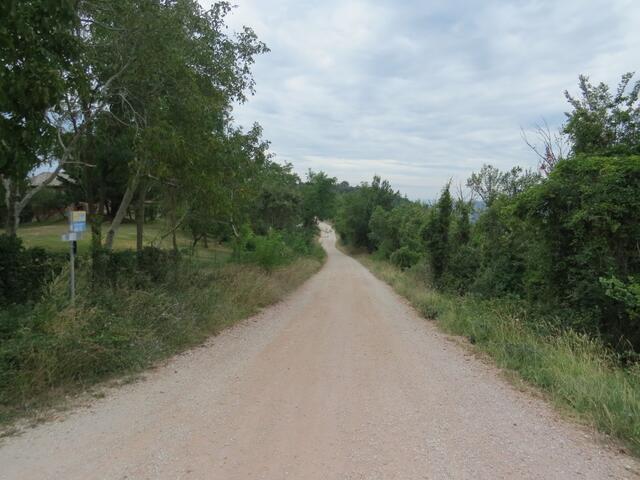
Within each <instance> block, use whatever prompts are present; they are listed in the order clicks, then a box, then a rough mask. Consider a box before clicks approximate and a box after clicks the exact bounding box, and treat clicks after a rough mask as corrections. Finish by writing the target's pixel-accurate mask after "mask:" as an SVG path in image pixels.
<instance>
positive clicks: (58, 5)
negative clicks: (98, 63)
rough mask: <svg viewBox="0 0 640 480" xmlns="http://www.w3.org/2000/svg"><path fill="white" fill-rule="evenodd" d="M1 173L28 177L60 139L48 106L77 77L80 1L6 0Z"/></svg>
mask: <svg viewBox="0 0 640 480" xmlns="http://www.w3.org/2000/svg"><path fill="white" fill-rule="evenodd" d="M0 18H2V24H1V25H0V59H1V61H0V127H1V128H0V174H2V175H5V176H6V177H8V178H11V179H13V180H14V181H20V180H22V179H23V178H24V177H25V176H26V175H27V174H28V172H29V171H30V170H31V169H32V168H34V167H35V166H37V165H38V164H39V163H41V162H42V157H41V156H40V154H42V153H46V152H48V150H49V149H50V148H51V145H52V143H53V142H54V141H55V139H54V135H53V131H52V128H51V125H50V123H49V120H48V118H47V110H48V109H49V108H51V107H53V106H55V105H56V104H57V102H58V101H60V99H61V98H62V96H63V94H64V93H65V91H66V89H67V83H68V82H70V81H72V79H73V78H74V75H73V74H72V73H70V69H71V66H72V62H73V60H74V59H75V58H77V56H78V54H79V50H78V42H77V39H76V37H75V35H74V29H75V28H76V27H77V26H78V19H77V17H76V11H75V2H73V1H69V0H6V1H3V2H0Z"/></svg>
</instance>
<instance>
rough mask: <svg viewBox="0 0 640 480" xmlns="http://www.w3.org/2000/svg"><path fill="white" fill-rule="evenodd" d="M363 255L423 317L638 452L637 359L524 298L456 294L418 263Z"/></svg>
mask: <svg viewBox="0 0 640 480" xmlns="http://www.w3.org/2000/svg"><path fill="white" fill-rule="evenodd" d="M361 260H362V261H363V262H364V263H365V264H366V265H367V266H368V267H369V268H371V270H372V271H373V272H374V273H375V274H376V275H378V276H379V277H381V278H382V279H383V280H385V281H387V282H388V283H389V284H390V285H391V286H392V287H393V288H394V289H395V290H396V291H397V292H398V293H399V294H401V295H403V296H405V297H406V298H407V299H408V300H409V301H410V302H411V303H412V304H413V306H414V307H415V308H416V309H417V310H418V311H420V312H421V313H422V314H423V315H424V316H425V317H426V318H429V319H437V321H438V325H440V326H441V327H442V328H443V329H445V330H446V331H447V332H450V333H452V334H455V335H462V336H464V337H466V338H467V339H468V340H469V341H470V342H471V343H473V344H474V345H475V347H476V348H478V349H479V350H481V351H483V352H485V353H487V354H489V355H490V356H491V357H492V358H493V359H494V360H495V361H496V363H497V364H498V365H499V366H501V367H503V368H507V369H509V370H512V371H514V372H516V373H517V374H518V375H519V376H520V378H522V379H523V380H525V381H527V382H528V383H530V384H532V385H535V386H537V387H539V388H541V389H542V390H544V391H546V392H548V394H549V395H550V396H551V398H552V399H553V400H554V401H555V402H556V404H557V405H559V406H561V407H562V408H564V409H567V410H569V411H571V413H572V414H573V415H574V416H575V415H577V416H578V417H579V418H580V419H582V420H583V421H584V422H586V423H589V424H592V425H594V426H596V427H598V428H599V429H600V430H601V431H603V432H606V433H608V434H610V435H612V436H614V437H616V438H618V439H620V440H622V441H623V442H625V443H627V444H628V445H629V446H630V448H631V449H632V450H633V451H634V452H636V453H640V376H639V375H638V373H639V372H638V368H637V365H636V366H635V367H632V368H623V367H622V366H621V365H620V361H619V359H618V358H617V357H616V355H614V354H613V353H612V351H611V350H610V349H608V348H607V347H606V346H605V345H603V344H602V342H601V341H600V340H598V339H594V338H592V337H590V336H588V335H584V334H579V333H576V332H574V331H572V330H559V329H558V328H557V325H556V323H557V322H556V321H555V319H554V318H553V317H552V316H551V317H550V316H549V315H547V314H544V313H540V312H537V311H535V310H531V309H530V308H529V306H528V305H527V304H526V303H523V302H521V301H514V300H512V299H504V298H500V299H488V300H483V299H481V298H479V297H477V296H467V297H460V296H451V295H448V294H444V293H441V292H438V291H437V290H433V289H432V288H430V286H429V285H428V284H427V283H426V281H425V274H424V271H423V267H422V266H421V265H420V264H418V265H416V266H415V267H413V268H411V269H409V270H404V271H401V270H399V269H398V268H396V267H394V266H392V265H390V264H389V263H388V262H384V261H380V260H374V259H373V257H361ZM617 287H618V285H616V287H615V288H617ZM615 295H617V294H615ZM623 295H624V296H625V297H626V294H623Z"/></svg>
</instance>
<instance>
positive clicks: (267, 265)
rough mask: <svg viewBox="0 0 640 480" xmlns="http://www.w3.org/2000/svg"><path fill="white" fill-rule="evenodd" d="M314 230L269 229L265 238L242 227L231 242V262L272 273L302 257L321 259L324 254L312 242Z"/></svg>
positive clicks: (314, 242) (313, 241) (313, 240)
mask: <svg viewBox="0 0 640 480" xmlns="http://www.w3.org/2000/svg"><path fill="white" fill-rule="evenodd" d="M315 237H316V230H315V229H302V228H298V229H294V230H288V231H284V232H279V231H277V230H274V229H270V230H269V231H268V232H267V234H266V235H257V234H255V233H253V231H252V230H251V228H250V227H249V226H248V225H245V226H244V227H243V228H242V229H241V232H240V235H239V236H238V238H236V239H235V241H234V243H233V257H232V258H233V260H234V261H236V262H240V263H253V264H256V265H259V266H260V267H261V268H263V269H264V270H266V271H267V272H272V271H274V270H275V269H276V268H278V267H282V266H284V265H287V264H289V263H291V262H292V261H294V260H295V259H296V258H298V257H301V256H310V257H315V258H317V259H322V258H324V253H323V252H324V251H323V250H322V249H321V248H320V247H319V245H318V244H317V243H316V241H315Z"/></svg>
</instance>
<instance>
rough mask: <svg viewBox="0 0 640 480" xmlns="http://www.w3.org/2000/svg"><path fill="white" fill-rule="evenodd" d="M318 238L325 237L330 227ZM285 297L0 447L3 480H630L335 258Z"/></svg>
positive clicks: (581, 436) (597, 448)
mask: <svg viewBox="0 0 640 480" xmlns="http://www.w3.org/2000/svg"><path fill="white" fill-rule="evenodd" d="M326 228H327V227H325V229H326ZM334 240H335V237H334V235H333V233H332V232H331V231H329V230H327V231H325V232H324V233H323V239H322V242H323V244H324V246H325V248H326V249H327V251H328V253H329V258H328V261H327V264H326V265H325V267H324V268H323V269H322V271H321V272H320V273H319V274H317V275H316V276H315V277H314V278H312V279H311V280H310V281H308V282H307V283H306V284H305V285H304V286H303V287H302V288H301V289H300V290H298V291H297V292H296V293H294V294H293V295H292V296H291V297H290V298H289V299H288V300H287V301H285V302H282V303H281V304H279V305H276V306H275V307H272V308H270V309H268V310H266V311H264V312H263V313H262V314H260V315H258V316H256V317H254V318H252V319H250V320H248V321H246V322H244V323H243V324H241V325H238V326H237V327H235V328H232V329H230V330H228V331H226V332H225V333H223V334H222V335H220V336H218V337H216V338H214V339H212V340H211V341H210V342H208V343H207V345H205V346H204V347H203V348H198V349H195V350H193V351H191V352H188V353H186V354H184V355H181V356H179V357H177V358H175V359H173V360H171V361H170V362H169V363H168V364H167V365H165V366H162V367H160V368H158V369H156V370H154V371H153V372H150V373H149V374H148V375H147V378H146V380H144V381H142V382H138V383H135V384H130V385H127V386H124V387H121V388H119V389H115V390H112V391H109V392H107V395H106V397H105V398H103V399H100V400H96V401H95V402H94V403H93V404H92V405H91V406H90V407H88V408H82V409H79V410H76V411H75V412H74V413H71V414H69V415H67V416H66V418H64V419H62V420H61V421H58V422H55V423H48V424H43V425H40V426H38V427H37V428H35V429H33V430H30V431H28V432H26V433H24V434H23V435H21V436H17V437H13V438H9V439H5V440H4V442H3V444H2V447H0V478H2V479H20V480H35V479H44V478H47V479H64V480H73V479H82V480H88V479H220V480H233V479H269V480H272V479H273V480H277V479H285V478H289V479H295V480H312V479H328V480H331V479H367V480H368V479H372V480H373V479H398V480H409V479H425V478H427V479H454V478H467V479H497V478H513V479H520V478H549V479H569V478H590V479H607V478H616V479H620V478H636V477H635V476H634V473H633V472H634V471H638V470H639V468H638V463H636V462H635V461H634V460H632V459H630V458H629V457H626V456H624V455H622V454H619V453H616V452H615V451H614V450H613V449H612V448H609V447H606V446H604V445H603V444H600V443H598V442H597V441H596V440H595V439H594V438H592V435H591V434H590V433H588V432H587V431H586V430H584V429H581V428H579V427H575V426H572V425H570V424H569V423H567V422H564V421H562V420H560V419H559V418H558V417H557V415H556V414H554V413H553V412H552V410H551V409H550V408H549V407H547V406H546V405H545V404H544V402H542V401H541V400H538V399H534V398H531V397H530V396H528V395H526V394H523V393H520V392H518V391H516V390H515V389H514V388H512V387H511V386H509V385H508V384H507V383H506V382H505V381H504V380H503V379H502V378H501V377H500V374H499V373H498V372H497V371H496V370H495V369H494V368H492V367H488V366H486V365H484V364H483V363H482V362H480V361H478V360H477V359H475V358H474V357H473V356H471V355H470V354H469V353H468V352H467V351H465V349H464V348H462V347H460V346H459V345H457V344H456V343H455V342H452V341H451V340H450V339H448V338H447V337H446V336H445V335H443V334H441V333H439V332H438V331H437V329H436V328H435V327H434V326H433V325H432V324H430V323H429V322H427V321H425V320H424V319H421V318H419V317H418V315H417V314H416V313H414V312H413V311H412V310H411V309H410V308H409V307H408V306H406V304H405V303H404V302H403V301H402V300H401V299H400V298H399V297H398V296H396V295H395V294H394V293H393V292H392V291H391V290H390V288H389V287H387V286H386V285H384V284H383V283H381V282H380V281H378V280H377V279H375V278H374V277H373V276H372V275H371V274H370V273H369V272H368V271H367V270H366V269H365V268H363V267H362V266H361V265H360V264H358V263H357V262H356V261H355V260H353V259H351V258H349V257H347V256H345V255H343V254H342V253H340V252H339V251H337V250H336V249H335V248H334V245H333V244H334Z"/></svg>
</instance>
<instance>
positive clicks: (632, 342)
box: [335, 74, 640, 452]
mask: <svg viewBox="0 0 640 480" xmlns="http://www.w3.org/2000/svg"><path fill="white" fill-rule="evenodd" d="M631 77H632V75H631V74H627V75H624V76H623V78H622V81H621V84H620V85H619V87H618V89H617V91H616V93H615V94H612V93H610V91H609V89H608V87H607V86H606V85H603V84H600V85H597V86H593V85H592V84H591V83H589V81H588V79H586V78H585V77H580V96H579V97H574V96H572V95H569V94H568V93H567V94H566V96H567V99H568V100H569V103H570V105H571V107H572V111H570V112H569V113H568V114H567V121H566V123H565V125H564V126H563V128H562V131H561V132H560V134H559V136H560V137H563V136H564V140H565V141H564V143H563V144H569V145H571V146H572V147H573V148H572V149H571V150H570V151H569V152H566V151H562V152H561V151H554V150H553V148H554V145H553V144H552V143H551V142H550V141H549V139H550V138H552V137H551V136H544V137H543V141H544V143H545V144H544V145H543V147H544V148H542V149H540V148H536V150H535V151H536V152H537V153H538V152H544V153H543V154H541V155H540V156H541V164H540V171H541V173H536V172H532V171H528V170H523V169H521V168H519V167H515V168H513V169H511V170H509V171H501V170H499V169H497V168H495V167H493V166H491V165H484V166H483V167H482V169H481V170H480V171H479V172H477V173H474V174H473V175H471V177H470V178H469V179H468V181H467V183H466V186H467V188H468V191H469V192H470V193H471V194H472V195H471V196H470V195H469V194H467V195H466V196H465V193H464V190H463V189H460V191H459V195H458V198H457V199H454V198H453V197H452V195H451V185H450V183H449V184H447V185H445V186H444V188H443V189H442V192H441V195H440V197H439V198H438V199H437V201H435V202H434V203H432V204H426V203H421V202H410V201H409V200H407V199H405V198H402V197H401V196H400V195H399V194H398V193H395V192H393V191H392V189H391V187H390V186H389V184H388V183H387V182H383V181H381V180H380V179H379V178H374V181H373V183H372V184H363V185H361V186H360V187H358V188H357V189H356V190H355V191H352V192H351V193H349V194H347V195H344V196H342V199H341V200H342V201H341V204H340V207H339V208H338V212H337V218H336V222H335V224H336V228H337V230H338V232H339V233H340V235H341V237H342V239H343V241H344V242H345V244H346V245H348V246H350V247H355V248H360V249H366V250H367V251H368V252H369V253H372V259H375V260H378V261H379V262H381V263H376V262H373V263H370V265H372V266H373V268H374V269H375V270H376V271H378V272H379V273H381V275H382V276H383V277H385V278H386V279H387V280H389V281H390V282H391V283H393V284H394V286H395V287H396V288H397V289H398V290H399V291H400V293H402V294H404V295H406V296H408V297H409V298H410V299H411V300H412V302H413V303H414V305H416V307H417V308H418V309H419V310H420V311H421V312H422V313H423V314H424V315H425V316H427V317H429V318H438V320H439V322H440V323H441V324H442V325H443V326H444V327H445V328H446V329H447V330H448V331H450V332H452V333H456V334H460V335H465V336H467V337H468V338H469V339H470V340H471V341H472V342H473V343H476V344H478V345H479V346H480V348H482V349H483V350H484V351H486V352H488V353H489V354H491V355H492V356H493V357H494V358H495V359H496V360H497V361H498V363H499V364H500V365H502V366H505V367H507V368H510V369H513V370H516V371H517V372H518V373H519V374H520V375H521V376H522V377H523V378H524V379H526V380H527V381H530V382H532V383H533V384H535V385H537V386H539V387H541V388H543V389H545V390H547V391H549V392H550V393H551V395H552V396H553V398H555V399H557V400H558V401H559V402H560V403H562V404H564V405H567V406H570V407H572V408H573V409H574V410H575V411H576V412H577V413H579V414H580V415H581V416H583V417H584V418H586V419H588V420H590V421H592V422H593V423H595V424H596V425H598V426H599V427H600V428H602V429H603V430H604V431H606V432H609V433H611V434H613V435H615V436H617V437H619V438H622V439H624V440H625V441H627V442H629V443H630V444H631V445H632V446H633V448H634V449H635V451H636V452H640V423H639V422H638V418H640V416H639V415H638V414H639V408H640V400H639V399H640V396H639V394H640V376H639V373H640V370H639V367H638V354H639V352H640V323H639V321H640V316H639V312H640V309H639V307H638V306H639V305H640V302H639V299H640V296H639V294H638V292H640V287H639V281H640V280H639V279H640V244H639V243H638V242H639V240H638V239H640V195H638V192H640V156H638V154H637V153H638V151H639V149H640V103H639V95H640V82H637V83H635V85H632V84H631Z"/></svg>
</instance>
